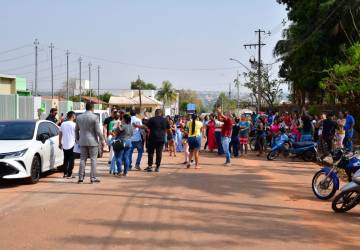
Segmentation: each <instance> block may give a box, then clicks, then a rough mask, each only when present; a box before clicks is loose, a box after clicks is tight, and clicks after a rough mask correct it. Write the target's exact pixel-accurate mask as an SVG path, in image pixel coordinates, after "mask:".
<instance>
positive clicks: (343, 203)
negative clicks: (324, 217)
mask: <svg viewBox="0 0 360 250" xmlns="http://www.w3.org/2000/svg"><path fill="white" fill-rule="evenodd" d="M358 196H359V192H358V191H353V190H350V191H346V192H341V193H340V194H338V195H337V196H335V198H334V200H333V202H332V205H331V207H332V209H333V210H334V211H335V212H336V213H345V212H347V211H349V210H351V209H352V208H354V207H355V206H356V205H357V204H358V202H359V201H358Z"/></svg>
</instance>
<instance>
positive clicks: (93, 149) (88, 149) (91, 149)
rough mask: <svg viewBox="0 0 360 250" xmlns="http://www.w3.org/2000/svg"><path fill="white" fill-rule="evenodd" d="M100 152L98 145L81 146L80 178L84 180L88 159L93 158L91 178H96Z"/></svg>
mask: <svg viewBox="0 0 360 250" xmlns="http://www.w3.org/2000/svg"><path fill="white" fill-rule="evenodd" d="M98 153H99V147H98V146H80V169H79V180H84V177H85V165H86V160H87V159H88V158H90V160H91V172H90V178H91V179H96V160H97V155H98Z"/></svg>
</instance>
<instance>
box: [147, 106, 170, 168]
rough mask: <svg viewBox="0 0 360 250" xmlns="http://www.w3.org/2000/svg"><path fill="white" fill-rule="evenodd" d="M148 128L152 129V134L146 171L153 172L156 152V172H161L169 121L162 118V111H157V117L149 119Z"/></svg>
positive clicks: (150, 135)
mask: <svg viewBox="0 0 360 250" xmlns="http://www.w3.org/2000/svg"><path fill="white" fill-rule="evenodd" d="M147 127H148V128H149V129H150V134H149V143H148V167H147V168H145V171H148V172H151V171H152V165H153V159H154V151H155V150H156V169H155V171H156V172H159V170H160V164H161V157H162V151H163V148H164V143H165V135H166V128H167V127H168V124H167V121H166V119H165V118H164V117H162V111H161V110H160V109H157V110H156V111H155V117H152V118H150V119H149V121H148V123H147Z"/></svg>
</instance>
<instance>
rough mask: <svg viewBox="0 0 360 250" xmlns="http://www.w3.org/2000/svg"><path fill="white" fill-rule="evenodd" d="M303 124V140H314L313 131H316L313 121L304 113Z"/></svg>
mask: <svg viewBox="0 0 360 250" xmlns="http://www.w3.org/2000/svg"><path fill="white" fill-rule="evenodd" d="M301 120H302V124H301V127H300V128H301V139H300V141H301V142H304V141H312V140H313V133H314V126H313V123H312V121H311V119H310V117H309V116H308V115H304V116H303V117H302V118H301Z"/></svg>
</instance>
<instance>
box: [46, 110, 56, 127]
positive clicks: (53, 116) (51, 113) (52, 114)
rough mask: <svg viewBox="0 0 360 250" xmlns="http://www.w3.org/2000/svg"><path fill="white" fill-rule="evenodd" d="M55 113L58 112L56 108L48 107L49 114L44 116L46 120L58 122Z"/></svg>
mask: <svg viewBox="0 0 360 250" xmlns="http://www.w3.org/2000/svg"><path fill="white" fill-rule="evenodd" d="M57 113H58V110H57V108H52V109H50V114H49V115H48V117H46V120H47V121H51V122H53V123H55V124H58V119H57V118H56V116H57Z"/></svg>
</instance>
